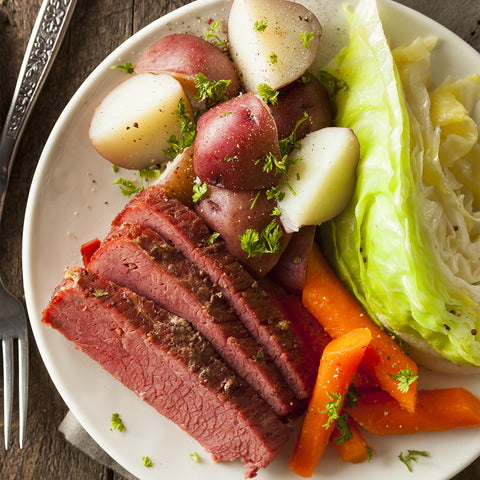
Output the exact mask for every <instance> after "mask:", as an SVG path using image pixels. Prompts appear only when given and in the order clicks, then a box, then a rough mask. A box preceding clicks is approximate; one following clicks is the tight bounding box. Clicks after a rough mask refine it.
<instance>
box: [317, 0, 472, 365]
mask: <svg viewBox="0 0 480 480" xmlns="http://www.w3.org/2000/svg"><path fill="white" fill-rule="evenodd" d="M346 14H347V16H348V20H349V22H350V42H349V45H348V46H347V47H346V48H344V49H343V50H342V51H341V52H340V53H339V54H338V56H337V57H336V59H335V60H334V61H333V62H332V63H331V65H330V66H329V70H330V71H331V73H332V74H334V75H335V76H336V77H337V78H339V80H340V81H344V82H345V83H346V84H347V85H348V90H347V91H346V92H340V93H338V94H337V96H336V99H335V100H336V107H337V118H336V120H337V125H338V126H341V127H349V128H352V129H353V130H354V132H355V133H356V135H357V137H358V139H359V141H360V145H361V152H360V162H359V166H358V168H357V184H356V189H355V192H354V195H353V198H352V201H351V203H350V204H349V206H348V207H347V208H346V209H345V210H344V211H343V212H342V213H341V214H340V215H339V216H337V217H336V218H335V219H333V220H332V221H330V222H328V223H327V224H325V225H323V226H322V227H321V235H322V242H323V247H324V249H325V252H326V254H327V256H328V257H329V259H330V260H331V261H332V263H333V264H334V266H335V267H336V270H337V272H338V274H339V275H340V277H341V278H342V280H343V281H344V282H345V283H346V284H347V286H348V287H349V288H350V289H351V291H352V292H353V293H354V295H355V296H356V297H357V298H358V300H359V301H360V302H361V303H362V304H363V306H364V307H365V308H366V310H367V312H368V313H369V315H370V316H371V317H372V319H373V320H374V321H376V322H377V323H378V324H380V325H384V326H386V327H387V328H388V329H390V330H392V331H393V332H395V333H396V334H397V335H398V336H399V337H401V338H404V339H406V340H409V339H420V340H422V341H425V342H427V344H429V345H430V346H431V347H433V349H434V350H435V351H437V352H438V353H440V354H441V355H443V356H445V357H446V358H448V359H449V360H451V361H452V362H454V363H457V364H460V365H471V366H480V144H479V138H478V125H477V123H476V122H475V121H474V119H473V118H474V117H475V115H478V108H479V106H480V103H479V102H480V81H479V78H478V76H472V77H468V78H467V79H463V80H460V81H453V80H447V81H445V83H444V84H442V85H440V86H439V87H437V88H436V89H432V82H431V79H430V74H429V71H430V57H431V52H432V50H433V49H434V47H435V44H436V39H434V38H426V39H417V40H415V41H414V42H413V43H412V44H411V45H408V46H405V47H402V48H399V49H396V50H394V51H393V52H392V50H391V49H390V47H389V44H388V41H387V39H386V37H385V33H384V31H383V27H382V23H381V21H380V18H379V15H378V11H377V7H376V3H375V1H374V0H360V2H359V3H358V5H357V7H356V8H355V9H354V10H347V11H346ZM476 112H477V113H476Z"/></svg>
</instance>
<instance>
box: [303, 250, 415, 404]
mask: <svg viewBox="0 0 480 480" xmlns="http://www.w3.org/2000/svg"><path fill="white" fill-rule="evenodd" d="M302 300H303V304H304V305H305V306H306V307H307V309H308V310H309V311H310V312H311V313H312V314H313V315H314V316H315V317H316V318H317V320H318V321H319V322H320V323H321V324H322V325H323V328H325V330H326V331H327V333H328V334H329V335H330V336H331V337H332V338H337V337H339V336H341V335H343V334H345V333H346V332H348V331H350V330H353V329H355V328H368V329H370V331H371V332H372V341H371V342H370V345H369V347H368V350H367V352H366V353H365V357H364V359H363V362H362V368H363V369H365V370H366V371H367V373H368V374H369V375H372V376H373V378H374V379H375V380H376V381H377V383H378V384H379V385H380V387H381V388H382V389H383V390H385V391H386V392H388V393H389V394H390V395H391V396H392V397H394V398H395V399H396V400H397V401H398V403H399V404H400V405H401V406H402V407H403V408H405V409H406V410H407V411H409V412H413V411H414V410H415V401H416V393H417V382H416V381H413V383H411V384H409V385H407V388H401V387H402V386H401V385H400V384H399V382H398V380H397V379H396V378H393V377H392V375H394V376H395V375H398V374H402V373H404V372H409V373H410V374H411V376H412V378H413V379H415V378H416V375H417V371H418V369H417V365H416V363H415V362H414V361H413V360H411V359H410V358H409V357H408V356H407V355H406V354H405V353H404V352H403V351H402V349H401V348H400V347H399V345H398V344H397V343H396V342H395V341H394V340H393V338H391V337H390V336H389V335H387V333H385V332H384V331H383V330H382V329H381V328H380V327H379V326H378V325H376V324H375V323H374V322H373V321H372V320H371V319H370V318H369V316H368V314H367V312H366V311H365V309H364V308H363V307H362V305H361V304H360V303H359V302H358V301H357V300H356V298H355V297H354V296H353V295H352V294H351V293H350V292H349V291H348V290H347V288H346V287H345V286H344V285H343V284H342V282H341V281H340V279H339V278H338V277H337V275H336V274H335V272H334V271H333V269H332V268H331V267H330V266H329V264H328V263H327V261H326V260H325V258H324V257H323V255H322V253H321V252H320V249H319V247H318V245H313V248H312V250H311V253H310V258H309V261H308V267H307V273H306V278H305V285H304V288H303V294H302Z"/></svg>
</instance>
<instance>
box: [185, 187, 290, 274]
mask: <svg viewBox="0 0 480 480" xmlns="http://www.w3.org/2000/svg"><path fill="white" fill-rule="evenodd" d="M257 194H258V191H255V190H241V191H240V190H236V191H234V190H227V189H225V188H221V187H215V186H209V192H208V196H207V197H205V198H204V199H202V200H201V201H200V202H198V203H197V204H196V205H195V207H194V209H195V212H196V213H197V214H198V215H199V216H200V217H201V218H202V219H203V220H204V222H205V223H206V224H207V225H208V226H209V228H210V229H211V230H212V231H214V232H218V233H220V236H221V238H222V240H223V242H224V244H225V248H226V249H227V251H228V252H229V253H230V254H231V255H232V256H234V257H235V258H237V259H238V261H239V262H240V263H241V264H242V265H243V266H244V267H245V268H246V269H247V270H248V271H249V272H250V273H251V274H252V276H254V277H255V278H261V277H264V276H265V275H267V273H268V272H269V271H270V270H271V269H272V268H273V266H274V265H275V264H276V263H277V261H278V259H279V258H280V256H281V253H265V254H262V255H261V256H259V257H251V258H248V254H247V253H246V252H245V251H243V250H242V247H241V244H240V238H239V237H240V236H241V235H243V234H244V233H245V231H246V230H247V229H249V228H252V229H254V230H256V231H257V232H261V231H262V230H263V229H264V228H265V227H266V226H267V225H268V224H269V223H270V222H271V221H272V218H273V217H272V215H271V213H272V211H273V209H274V207H275V205H276V202H275V200H268V199H267V197H266V195H265V193H264V192H260V195H258V197H257ZM255 199H256V200H255ZM254 202H255V204H254V206H253V208H251V207H252V204H253V203H254ZM280 230H281V231H282V241H283V242H282V243H283V244H284V245H286V243H287V242H288V240H289V238H290V236H289V235H288V234H286V233H285V232H284V230H283V228H282V227H281V226H280Z"/></svg>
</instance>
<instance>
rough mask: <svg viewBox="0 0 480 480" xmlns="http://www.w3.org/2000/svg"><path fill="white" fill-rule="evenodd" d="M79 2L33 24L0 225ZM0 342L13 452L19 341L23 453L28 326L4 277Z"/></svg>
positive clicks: (55, 5)
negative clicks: (32, 119) (36, 109)
mask: <svg viewBox="0 0 480 480" xmlns="http://www.w3.org/2000/svg"><path fill="white" fill-rule="evenodd" d="M76 1H77V0H44V1H43V3H42V5H41V7H40V11H39V13H38V16H37V19H36V21H35V25H34V27H33V31H32V34H31V36H30V40H29V42H28V45H27V50H26V52H25V57H24V59H23V63H22V67H21V69H20V73H19V76H18V80H17V84H16V87H15V92H14V95H13V99H12V102H11V104H10V108H9V111H8V114H7V118H6V120H5V125H4V128H3V132H2V136H1V138H0V221H1V218H2V214H3V208H4V206H5V195H6V193H7V186H8V180H9V177H10V172H11V170H12V165H13V161H14V159H15V156H16V153H17V149H18V144H19V143H20V142H19V140H20V138H21V136H22V133H23V129H24V127H25V124H26V121H27V119H28V116H29V115H30V112H31V109H32V107H33V105H34V103H35V102H36V100H37V98H38V94H39V92H40V89H41V88H42V86H43V84H44V81H45V78H46V76H47V75H48V72H49V70H50V67H51V66H52V63H53V60H54V59H55V56H56V54H57V51H58V48H59V47H60V43H61V41H62V39H63V36H64V34H65V30H66V28H67V26H68V23H69V22H70V18H71V16H72V13H73V9H74V7H75V4H76ZM0 225H1V224H0ZM0 234H1V227H0ZM0 258H1V256H0ZM0 339H1V340H2V350H3V399H4V400H3V401H4V433H5V449H6V450H7V449H8V447H9V443H10V430H11V421H12V403H13V371H14V355H13V351H14V340H17V341H18V373H19V387H18V393H19V445H20V448H23V440H24V436H25V426H26V417H27V397H28V321H27V314H26V311H25V308H24V306H23V303H22V302H21V301H20V300H18V299H17V298H15V297H14V296H13V295H12V294H11V293H10V292H8V290H7V289H6V288H5V286H4V284H3V281H2V279H1V278H0Z"/></svg>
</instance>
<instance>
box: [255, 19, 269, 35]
mask: <svg viewBox="0 0 480 480" xmlns="http://www.w3.org/2000/svg"><path fill="white" fill-rule="evenodd" d="M267 26H268V24H267V22H266V21H265V20H257V21H256V22H255V23H254V24H253V29H254V30H255V31H257V32H264V31H265V30H266V28H267Z"/></svg>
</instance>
